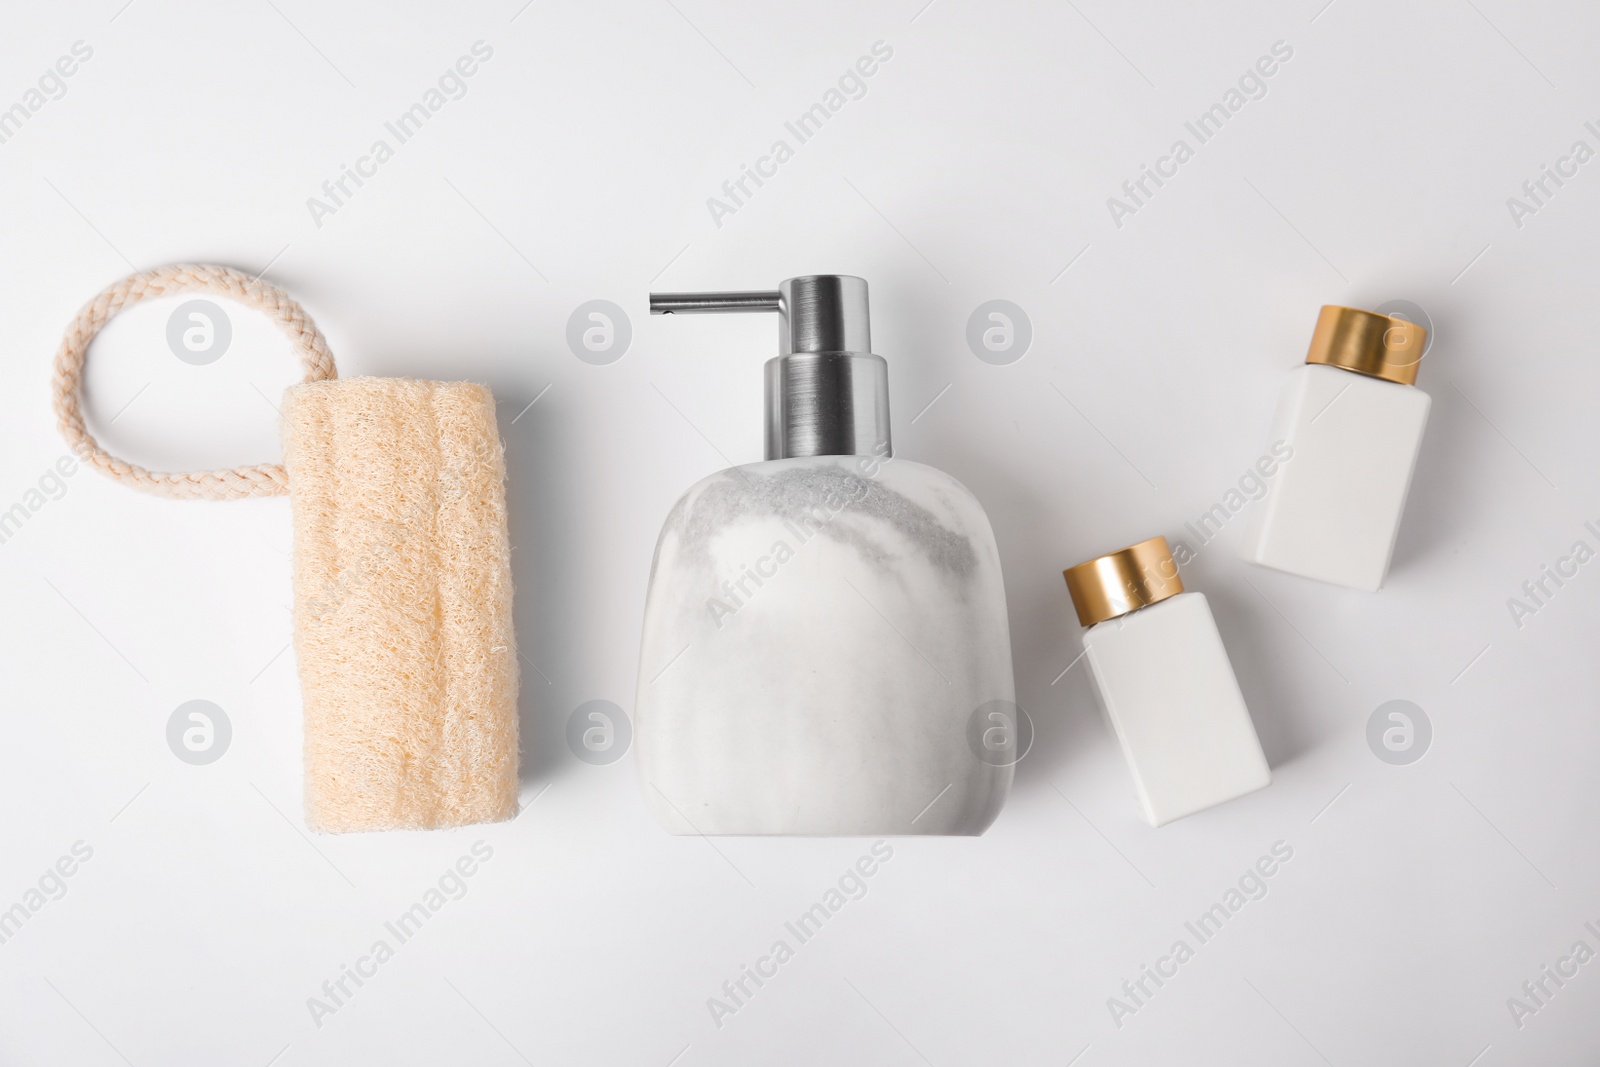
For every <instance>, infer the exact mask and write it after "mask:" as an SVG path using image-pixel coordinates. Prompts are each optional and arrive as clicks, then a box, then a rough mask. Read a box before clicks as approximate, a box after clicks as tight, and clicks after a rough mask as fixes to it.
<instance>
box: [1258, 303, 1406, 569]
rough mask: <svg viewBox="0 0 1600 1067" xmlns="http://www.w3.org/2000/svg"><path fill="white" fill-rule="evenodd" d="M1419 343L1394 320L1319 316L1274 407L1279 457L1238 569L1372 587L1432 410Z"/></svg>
mask: <svg viewBox="0 0 1600 1067" xmlns="http://www.w3.org/2000/svg"><path fill="white" fill-rule="evenodd" d="M1427 337H1428V332H1427V330H1426V329H1424V328H1423V327H1421V326H1418V325H1417V324H1416V323H1412V322H1407V321H1406V320H1404V319H1396V318H1390V317H1389V316H1387V315H1379V314H1377V313H1375V312H1371V311H1361V310H1358V309H1356V308H1347V307H1337V306H1334V305H1331V304H1330V305H1328V306H1327V307H1324V308H1323V309H1322V313H1321V314H1320V315H1319V316H1318V317H1317V328H1316V331H1315V332H1314V333H1313V334H1312V335H1311V351H1310V353H1309V354H1308V355H1307V356H1306V365H1305V366H1304V367H1301V368H1300V369H1298V370H1296V371H1295V372H1294V373H1293V374H1292V375H1291V376H1290V378H1289V381H1288V382H1287V383H1285V385H1284V388H1283V392H1282V393H1281V394H1280V395H1279V398H1278V413H1277V416H1276V418H1275V419H1274V420H1273V426H1272V440H1273V441H1281V442H1283V444H1284V445H1286V446H1287V448H1286V449H1285V451H1287V452H1288V454H1289V457H1290V458H1289V459H1288V460H1287V461H1285V462H1284V464H1283V467H1282V469H1281V470H1280V471H1279V473H1278V476H1277V477H1276V478H1274V479H1273V480H1272V481H1271V482H1270V483H1269V485H1268V488H1267V495H1266V497H1265V498H1264V499H1262V500H1261V502H1260V503H1258V504H1257V505H1256V507H1255V508H1254V509H1253V511H1252V512H1251V515H1250V519H1249V524H1248V525H1247V527H1246V529H1245V534H1244V544H1243V546H1242V548H1241V553H1240V554H1241V555H1242V556H1243V557H1244V559H1245V560H1247V561H1248V562H1251V563H1259V564H1261V565H1262V566H1264V567H1272V568H1274V569H1276V570H1280V571H1288V572H1289V573H1291V574H1299V575H1303V576H1304V577H1307V578H1316V579H1318V580H1320V581H1324V582H1332V583H1333V584H1335V585H1343V586H1348V587H1349V588H1351V589H1360V590H1363V591H1365V592H1369V593H1375V592H1377V591H1378V590H1379V589H1380V588H1382V586H1383V579H1384V576H1385V575H1386V574H1387V573H1388V570H1389V557H1390V556H1391V555H1392V554H1393V553H1394V541H1395V535H1396V534H1397V533H1398V532H1399V530H1400V514H1401V512H1402V511H1404V510H1405V504H1406V494H1407V492H1408V491H1409V490H1410V488H1411V473H1412V471H1413V470H1414V469H1415V467H1416V463H1417V451H1418V450H1419V449H1420V448H1421V446H1422V431H1423V429H1424V427H1426V425H1427V422H1428V408H1429V406H1430V405H1431V403H1432V400H1431V398H1430V397H1429V396H1428V394H1427V393H1424V392H1423V391H1422V390H1420V389H1418V388H1417V387H1416V384H1415V383H1416V380H1417V367H1418V364H1419V363H1420V362H1421V360H1422V352H1423V347H1424V344H1425V342H1426V341H1427Z"/></svg>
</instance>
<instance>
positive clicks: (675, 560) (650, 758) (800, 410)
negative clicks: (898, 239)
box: [634, 275, 1015, 836]
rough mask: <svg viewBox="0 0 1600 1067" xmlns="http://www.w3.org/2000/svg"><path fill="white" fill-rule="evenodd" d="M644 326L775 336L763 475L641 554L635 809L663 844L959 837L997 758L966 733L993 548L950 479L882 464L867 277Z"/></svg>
mask: <svg viewBox="0 0 1600 1067" xmlns="http://www.w3.org/2000/svg"><path fill="white" fill-rule="evenodd" d="M650 310H651V312H652V313H653V314H667V315H670V314H685V313H690V312H755V311H775V312H777V313H778V322H779V344H778V355H777V357H776V358H774V359H770V360H768V361H767V363H766V370H765V377H766V405H765V407H766V460H765V462H762V463H748V464H742V465H740V466H736V467H731V468H729V469H727V470H724V471H721V472H719V473H717V474H713V475H711V476H710V477H708V478H705V479H704V480H702V481H700V482H698V483H697V484H695V485H694V486H692V487H690V489H689V491H688V492H686V493H685V494H684V495H683V496H682V497H681V498H680V499H679V500H678V502H677V504H676V505H674V506H673V508H672V510H671V512H670V513H669V514H668V515H667V518H666V521H665V523H664V525H663V526H662V529H661V536H660V538H659V540H658V541H657V544H656V552H655V559H654V562H653V564H652V566H651V570H650V584H649V590H648V594H647V596H646V601H645V618H644V635H643V640H642V642H641V646H640V662H639V685H638V697H637V702H636V704H635V724H634V752H635V762H636V766H637V769H638V774H639V780H640V786H641V788H642V789H643V792H644V797H645V801H646V803H647V804H648V805H649V807H650V810H651V812H652V813H653V814H654V815H655V817H656V819H657V820H658V821H659V822H660V823H661V825H662V826H663V827H665V828H666V829H667V830H668V831H669V832H671V833H674V834H789V835H815V836H843V835H886V834H949V835H961V834H965V835H975V834H981V833H983V831H984V830H985V829H986V828H987V827H988V826H989V824H990V823H991V822H993V821H994V819H995V817H996V816H997V815H998V814H999V812H1000V808H1001V806H1002V805H1003V804H1004V803H1005V798H1006V794H1007V793H1008V792H1009V791H1010V788H1011V780H1012V764H1013V763H1014V762H1015V760H1014V758H1012V759H1007V758H998V759H997V758H995V757H994V754H993V753H992V752H988V751H985V750H984V749H983V748H982V747H981V746H974V745H973V744H971V743H969V740H968V738H969V736H972V735H973V733H974V731H973V730H972V724H973V723H974V722H979V721H982V722H983V724H984V725H985V726H987V725H988V724H989V722H990V721H991V719H990V716H991V714H992V712H993V709H994V708H1003V709H1011V710H1012V713H1013V715H1014V714H1015V704H1014V703H1012V702H1013V701H1014V699H1015V683H1014V679H1013V676H1012V668H1011V635H1010V629H1009V626H1008V623H1007V619H1006V602H1005V589H1004V586H1003V584H1002V580H1001V574H1000V555H999V552H998V550H997V548H996V546H995V539H994V533H993V531H992V530H991V529H990V526H989V520H988V517H987V516H986V515H985V514H984V512H983V508H982V507H980V506H979V504H978V502H977V500H976V499H974V498H973V496H972V494H971V493H970V492H968V491H967V489H966V488H965V487H964V486H962V485H961V483H959V482H957V481H956V480H955V479H954V478H952V477H950V476H949V475H948V474H945V473H943V472H941V471H938V470H935V469H933V468H931V467H926V466H923V465H921V464H918V463H913V462H910V461H909V460H904V459H900V458H898V457H897V456H896V455H895V453H894V450H893V448H892V446H891V444H890V435H889V378H888V364H887V363H886V362H885V361H884V359H883V358H882V357H881V356H877V355H874V354H873V352H872V343H871V334H870V329H869V325H868V312H867V283H866V282H865V281H863V280H862V279H860V278H854V277H849V276H845V275H814V276H810V277H803V278H790V279H789V280H787V281H785V282H783V283H782V284H781V285H780V286H779V287H778V288H777V289H776V290H773V291H767V292H740V293H703V294H652V295H651V298H650ZM1000 718H1001V719H1005V716H1004V715H1003V714H1002V715H1001V716H1000ZM1009 721H1011V722H1012V723H1013V725H1014V723H1015V720H1014V718H1013V719H1011V720H1009ZM978 732H979V733H981V732H982V731H978ZM1003 754H1004V750H1003V749H1002V755H1003Z"/></svg>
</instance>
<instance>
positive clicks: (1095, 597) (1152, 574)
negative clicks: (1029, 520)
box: [1061, 537, 1183, 626]
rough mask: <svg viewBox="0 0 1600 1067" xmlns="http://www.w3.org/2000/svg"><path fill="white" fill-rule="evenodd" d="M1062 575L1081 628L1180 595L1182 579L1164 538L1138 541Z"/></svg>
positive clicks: (1066, 571) (1065, 571)
mask: <svg viewBox="0 0 1600 1067" xmlns="http://www.w3.org/2000/svg"><path fill="white" fill-rule="evenodd" d="M1061 573H1062V574H1064V575H1065V576H1066V579H1067V592H1069V593H1071V594H1072V606H1073V607H1075V608H1077V609H1078V623H1079V625H1081V626H1093V625H1094V624H1095V623H1097V622H1105V621H1106V620H1107V619H1114V618H1116V617H1117V616H1118V615H1126V614H1127V613H1128V612H1130V611H1136V610H1138V609H1139V608H1143V607H1148V606H1150V605H1151V604H1154V603H1156V602H1157V601H1160V600H1165V599H1167V597H1169V596H1176V595H1177V594H1179V593H1181V592H1183V579H1182V578H1180V577H1178V564H1177V562H1176V561H1175V560H1174V559H1173V558H1172V550H1171V549H1170V548H1168V547H1167V539H1166V538H1165V537H1152V538H1150V540H1148V541H1140V542H1139V543H1138V544H1136V545H1129V546H1128V547H1127V548H1124V549H1121V550H1119V551H1116V552H1112V553H1110V554H1109V555H1105V556H1097V557H1095V558H1094V559H1091V560H1089V561H1088V562H1087V563H1080V564H1078V565H1077V566H1076V567H1068V568H1067V569H1066V570H1064V571H1062V572H1061Z"/></svg>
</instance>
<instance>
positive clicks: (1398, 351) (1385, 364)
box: [1306, 304, 1428, 385]
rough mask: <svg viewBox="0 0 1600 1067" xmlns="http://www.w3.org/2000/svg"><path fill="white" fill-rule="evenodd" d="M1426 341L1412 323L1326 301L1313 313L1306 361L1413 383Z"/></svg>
mask: <svg viewBox="0 0 1600 1067" xmlns="http://www.w3.org/2000/svg"><path fill="white" fill-rule="evenodd" d="M1427 340H1428V331H1427V329H1426V328H1425V327H1422V326H1418V325H1417V324H1416V323H1414V322H1407V321H1406V320H1405V319H1395V318H1390V317H1389V316H1388V315H1379V314H1378V313H1377V312H1375V311H1362V310H1361V309H1360V308H1347V307H1340V306H1339V305H1337V304H1326V305H1324V306H1323V308H1322V313H1321V314H1319V315H1318V316H1317V328H1316V330H1315V331H1313V332H1312V334H1311V351H1310V352H1309V353H1308V354H1307V355H1306V362H1307V363H1322V364H1326V365H1327V366H1330V367H1339V368H1341V369H1343V370H1353V371H1355V372H1356V373H1357V374H1366V375H1369V376H1371V377H1373V378H1382V379H1383V380H1384V381H1388V382H1398V383H1399V384H1401V385H1415V384H1416V382H1417V367H1418V366H1419V365H1420V364H1421V362H1422V349H1423V346H1424V345H1425V344H1426V342H1427Z"/></svg>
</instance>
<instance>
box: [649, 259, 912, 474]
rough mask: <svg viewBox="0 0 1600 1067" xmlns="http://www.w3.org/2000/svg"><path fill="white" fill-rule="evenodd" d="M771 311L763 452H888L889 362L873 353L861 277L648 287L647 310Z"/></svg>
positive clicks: (773, 455) (783, 455) (781, 455)
mask: <svg viewBox="0 0 1600 1067" xmlns="http://www.w3.org/2000/svg"><path fill="white" fill-rule="evenodd" d="M713 311H719V312H740V311H776V312H777V313H778V322H779V326H780V331H779V336H778V355H777V356H776V357H775V358H773V359H770V360H768V361H767V364H766V422H767V434H766V436H767V442H766V457H767V459H769V460H771V459H791V458H794V457H796V456H881V457H884V458H887V457H889V456H892V455H893V454H894V452H893V447H892V445H891V443H890V438H889V364H888V363H886V362H885V361H884V359H883V357H882V356H877V355H874V354H873V353H872V329H871V326H870V316H869V313H868V309H867V283H866V282H865V281H864V280H863V279H861V278H855V277H851V276H850V275H847V274H813V275H808V276H806V277H803V278H790V279H788V280H787V281H784V282H782V283H781V284H780V285H779V286H778V288H777V289H773V290H765V291H761V292H747V293H651V294H650V313H651V314H652V315H681V314H693V313H701V312H713Z"/></svg>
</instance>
